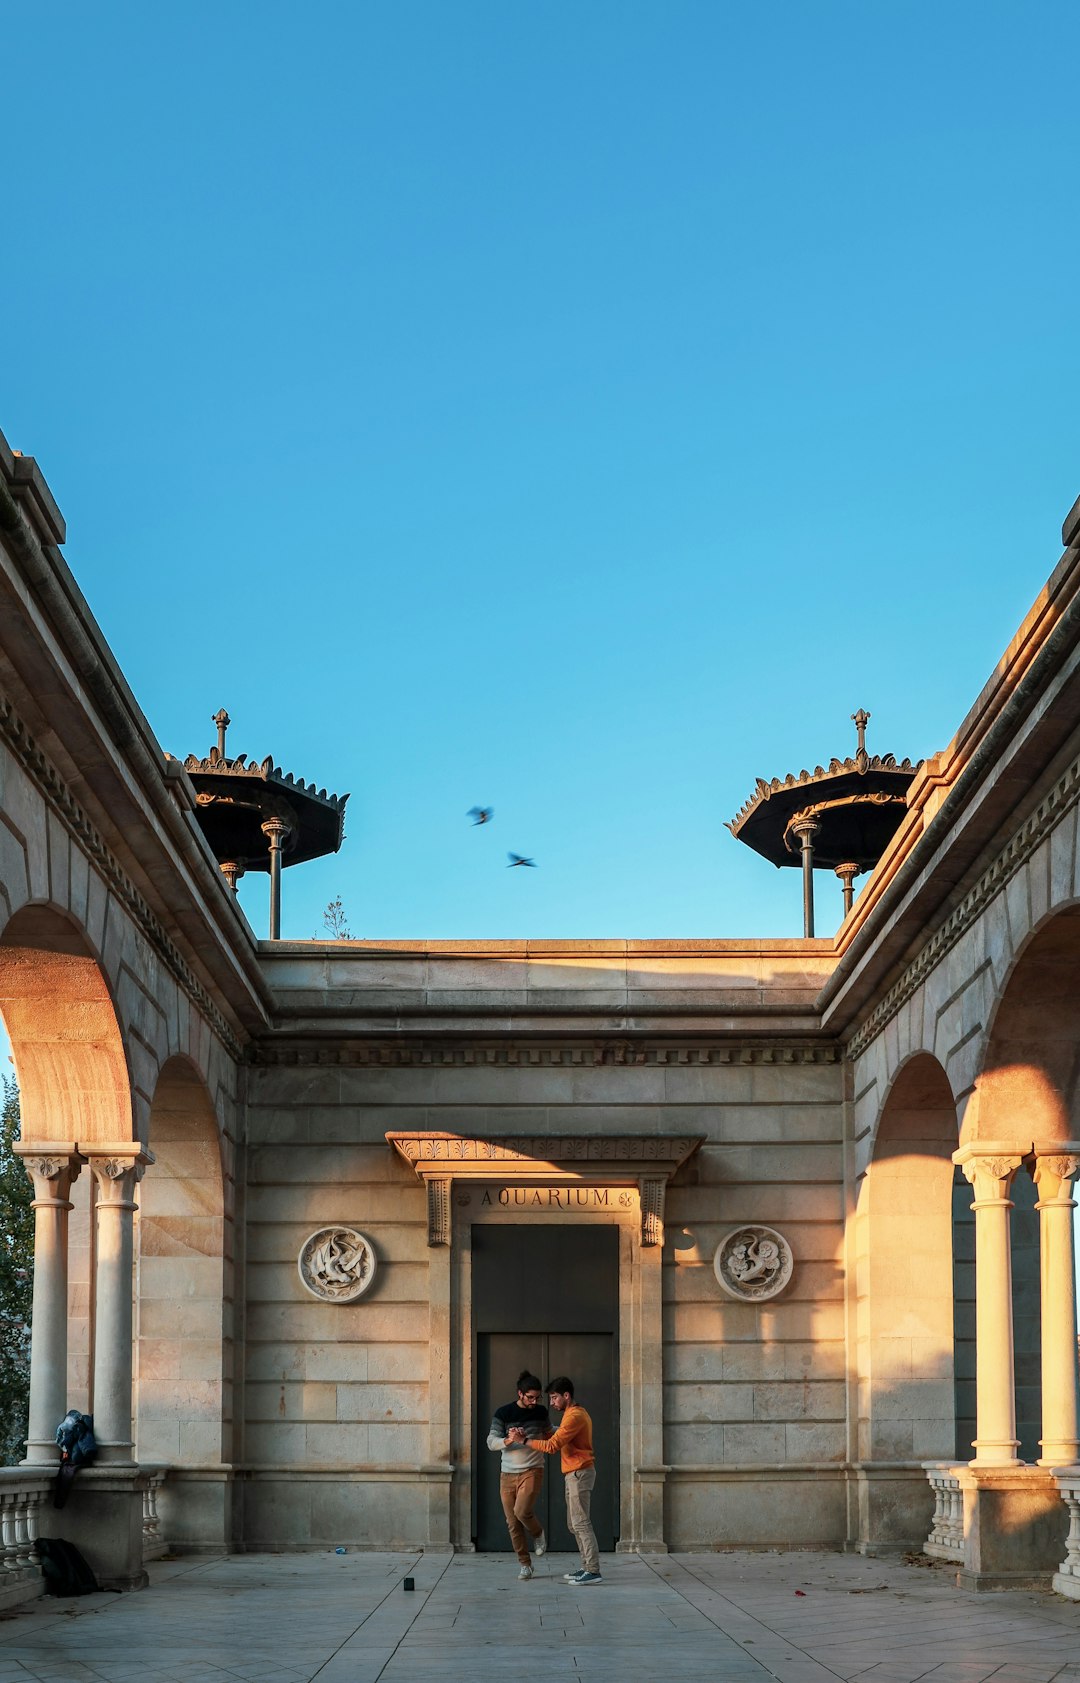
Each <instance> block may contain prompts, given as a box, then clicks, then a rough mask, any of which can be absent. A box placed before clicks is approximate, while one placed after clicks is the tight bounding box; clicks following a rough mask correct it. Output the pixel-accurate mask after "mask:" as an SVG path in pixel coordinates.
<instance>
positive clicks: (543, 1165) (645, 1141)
mask: <svg viewBox="0 0 1080 1683" xmlns="http://www.w3.org/2000/svg"><path fill="white" fill-rule="evenodd" d="M386 1138H387V1140H388V1141H389V1142H390V1144H391V1145H392V1146H393V1147H394V1149H395V1150H396V1151H397V1152H399V1153H400V1155H401V1156H402V1157H404V1159H405V1161H406V1162H407V1163H408V1164H409V1165H410V1166H411V1167H412V1168H415V1169H417V1170H418V1172H422V1166H423V1165H426V1164H430V1163H436V1164H439V1163H441V1164H444V1165H447V1166H448V1167H449V1168H450V1169H452V1171H453V1173H455V1174H456V1173H458V1172H459V1167H460V1168H461V1169H465V1168H468V1169H473V1170H474V1169H475V1168H476V1166H477V1165H482V1166H483V1168H484V1170H485V1173H486V1172H489V1170H490V1165H491V1164H493V1163H498V1164H501V1165H505V1164H508V1163H514V1164H516V1165H518V1166H519V1168H521V1169H525V1170H529V1169H533V1170H536V1169H539V1172H540V1173H541V1174H544V1175H546V1174H547V1173H548V1171H549V1170H550V1168H551V1167H552V1166H558V1165H560V1164H563V1163H582V1162H589V1163H605V1164H611V1163H628V1164H629V1163H636V1162H639V1161H643V1162H646V1163H669V1164H672V1165H674V1166H675V1167H677V1166H678V1165H679V1164H680V1163H683V1162H685V1160H686V1159H687V1158H688V1157H689V1156H690V1153H691V1152H692V1151H694V1150H696V1148H697V1147H698V1146H699V1145H700V1144H701V1140H700V1139H698V1138H694V1137H692V1136H689V1135H685V1136H681V1137H675V1138H672V1139H663V1138H659V1137H657V1136H656V1135H651V1134H650V1135H647V1136H645V1137H641V1136H640V1135H611V1136H604V1135H601V1134H587V1135H571V1136H566V1135H562V1136H559V1135H551V1134H538V1135H535V1136H533V1137H531V1138H521V1139H516V1138H509V1139H507V1138H502V1139H468V1138H465V1137H464V1136H462V1135H461V1134H440V1133H430V1134H428V1133H424V1134H419V1133H417V1134H404V1133H388V1134H387V1135H386Z"/></svg>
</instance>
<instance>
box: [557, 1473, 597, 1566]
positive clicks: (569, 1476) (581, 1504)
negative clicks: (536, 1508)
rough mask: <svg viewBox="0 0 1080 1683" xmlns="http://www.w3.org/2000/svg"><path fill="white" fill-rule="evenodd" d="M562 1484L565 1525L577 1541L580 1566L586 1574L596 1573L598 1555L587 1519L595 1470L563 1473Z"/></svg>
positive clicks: (594, 1480)
mask: <svg viewBox="0 0 1080 1683" xmlns="http://www.w3.org/2000/svg"><path fill="white" fill-rule="evenodd" d="M563 1482H564V1484H565V1486H566V1523H567V1525H568V1526H569V1527H570V1529H571V1531H572V1532H573V1533H574V1536H575V1537H576V1539H577V1546H578V1548H579V1550H580V1551H581V1564H582V1566H583V1567H584V1568H585V1570H586V1572H598V1571H599V1570H600V1553H599V1550H598V1549H597V1547H596V1532H595V1531H594V1530H593V1528H592V1520H591V1519H590V1518H589V1508H590V1506H591V1504H592V1493H593V1485H594V1484H595V1483H596V1468H595V1467H582V1469H581V1471H580V1472H577V1473H565V1474H564V1475H563Z"/></svg>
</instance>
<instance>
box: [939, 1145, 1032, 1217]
mask: <svg viewBox="0 0 1080 1683" xmlns="http://www.w3.org/2000/svg"><path fill="white" fill-rule="evenodd" d="M1023 1161H1024V1158H1023V1153H1022V1152H1019V1151H1017V1150H1016V1149H1015V1148H1013V1147H1010V1146H1007V1145H1002V1144H1000V1143H997V1142H994V1141H990V1140H987V1141H986V1142H985V1143H982V1144H977V1145H962V1146H961V1147H960V1149H959V1151H954V1152H953V1162H954V1163H959V1165H960V1169H961V1171H962V1173H963V1176H964V1179H965V1180H966V1181H970V1183H971V1186H972V1188H973V1190H974V1193H975V1203H974V1204H973V1205H972V1209H975V1208H977V1207H978V1205H979V1204H1007V1205H1010V1206H1011V1202H1012V1200H1011V1199H1010V1198H1009V1190H1010V1188H1011V1186H1012V1183H1013V1180H1014V1178H1015V1176H1016V1171H1017V1170H1018V1169H1019V1168H1020V1165H1021V1164H1022V1163H1023Z"/></svg>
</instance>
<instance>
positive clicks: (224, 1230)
mask: <svg viewBox="0 0 1080 1683" xmlns="http://www.w3.org/2000/svg"><path fill="white" fill-rule="evenodd" d="M1078 529H1080V515H1078V513H1077V511H1074V513H1073V514H1072V515H1071V516H1070V518H1069V520H1068V521H1067V522H1066V526H1065V530H1064V540H1065V544H1066V549H1065V553H1064V555H1063V556H1062V558H1061V560H1060V561H1059V563H1058V565H1057V567H1056V568H1055V570H1054V572H1053V574H1052V575H1051V577H1050V580H1049V583H1048V584H1047V586H1046V588H1045V590H1044V591H1043V592H1042V593H1041V595H1040V597H1039V599H1038V601H1037V602H1036V603H1035V605H1034V607H1033V608H1032V610H1031V612H1030V613H1029V615H1028V616H1027V618H1026V620H1025V621H1024V623H1023V625H1022V626H1021V627H1020V629H1019V630H1018V632H1017V634H1016V637H1015V638H1014V640H1013V642H1012V643H1011V644H1010V646H1009V648H1008V650H1007V651H1006V653H1005V654H1004V655H1003V657H1002V659H1001V661H1000V662H999V664H998V666H997V668H996V669H995V671H994V673H993V675H992V677H991V679H990V681H989V682H988V684H987V685H986V687H985V689H984V690H983V692H982V694H981V695H980V696H979V697H978V699H977V700H976V702H975V704H974V706H973V708H972V710H971V712H970V713H969V714H968V716H967V718H966V719H965V720H964V721H963V723H962V724H961V726H960V728H959V730H958V732H957V734H956V736H955V737H954V739H953V740H952V742H951V743H950V744H949V745H948V747H947V748H945V749H943V751H942V752H941V753H939V754H937V755H935V756H934V757H933V758H932V759H930V760H928V761H927V762H925V763H924V764H923V765H921V766H920V767H919V768H918V769H917V770H916V771H915V772H914V774H913V776H912V777H911V779H910V782H909V783H908V785H907V788H906V794H905V796H904V800H903V802H902V811H901V813H900V815H899V816H900V822H899V826H898V828H896V829H895V833H894V834H893V835H892V839H891V840H890V841H889V842H888V845H887V846H886V848H885V851H884V854H883V855H882V857H881V858H880V861H879V863H877V865H876V867H875V868H874V870H873V871H872V872H871V873H870V875H869V877H868V879H867V880H866V882H865V885H864V887H863V889H862V892H861V894H860V895H859V897H858V899H857V900H856V901H855V904H854V906H853V908H852V909H851V910H850V912H848V913H847V914H846V915H845V917H844V919H843V922H842V924H841V926H840V928H839V931H838V933H837V934H836V935H835V936H830V937H828V938H824V939H822V938H817V939H808V938H803V939H792V940H779V941H746V940H743V941H671V942H664V941H649V942H637V943H635V942H629V941H593V942H590V941H565V942H553V941H545V942H529V941H527V940H522V941H520V942H505V941H504V942H430V943H423V942H415V941H413V942H398V943H393V942H362V941H355V942H318V941H308V942H290V941H281V940H274V941H261V940H258V939H257V938H256V936H255V935H254V934H253V932H252V930H251V928H250V926H249V924H248V922H247V921H246V919H245V917H244V915H243V913H242V912H241V910H240V908H239V906H238V903H237V900H236V897H235V893H234V890H233V887H232V883H231V879H230V874H229V872H226V871H224V870H223V869H222V868H220V867H221V865H222V860H221V859H220V858H219V857H215V853H214V852H213V851H212V849H211V846H210V844H209V842H208V840H207V836H206V834H205V833H204V828H203V826H202V825H201V823H200V817H199V800H200V791H199V788H198V787H197V778H196V777H195V774H194V773H193V772H192V771H190V770H188V769H185V764H184V763H183V762H181V761H180V760H178V759H175V758H172V757H170V756H169V755H168V754H166V753H164V752H163V751H162V749H161V748H160V747H159V745H158V743H157V742H156V740H155V738H154V736H153V733H152V731H151V730H150V727H149V725H148V724H147V722H146V720H145V719H144V717H143V715H142V714H141V712H140V711H139V708H138V705H137V703H136V701H135V698H134V697H133V696H132V694H131V692H130V690H129V689H128V687H127V685H126V684H125V682H124V679H123V675H122V674H121V673H120V671H119V670H118V669H117V666H116V664H115V662H114V660H113V657H112V655H111V654H110V652H109V649H108V647H107V646H106V644H105V642H104V640H103V638H102V636H101V633H100V631H99V630H98V628H97V626H96V624H95V622H94V619H93V617H92V615H91V613H90V610H89V609H88V607H87V605H86V603H85V602H84V600H83V598H82V596H81V595H80V593H79V590H78V587H77V585H76V584H75V582H74V580H73V578H72V575H71V573H70V572H69V570H68V568H67V566H66V564H65V562H64V560H63V559H62V556H61V553H60V549H61V546H62V544H63V542H64V537H65V531H64V523H63V520H62V518H61V516H60V513H59V511H58V509H57V507H56V505H55V503H54V501H53V499H52V497H51V495H50V493H49V490H48V487H47V485H46V483H45V480H44V478H43V477H42V475H41V473H40V471H39V469H38V467H37V466H36V464H35V463H34V462H33V460H32V459H30V458H27V457H20V456H17V455H13V454H12V453H11V452H10V451H9V450H8V448H7V446H6V445H0V1012H2V1014H3V1018H4V1021H5V1024H6V1026H7V1029H8V1032H9V1034H10V1037H11V1041H12V1044H13V1048H14V1057H15V1062H16V1067H17V1072H18V1078H19V1082H20V1086H21V1091H22V1104H23V1128H24V1140H23V1145H22V1151H23V1153H24V1155H25V1159H26V1166H27V1170H28V1172H29V1174H30V1175H31V1177H32V1180H33V1184H34V1190H35V1196H36V1212H37V1214H36V1222H37V1250H36V1272H35V1309H34V1347H33V1377H32V1396H31V1419H30V1430H29V1441H28V1448H27V1461H26V1463H25V1464H24V1465H23V1466H22V1467H19V1468H15V1469H9V1470H7V1471H4V1472H3V1473H2V1474H0V1507H2V1513H3V1518H4V1530H3V1539H4V1541H3V1563H4V1568H5V1572H6V1582H7V1584H8V1586H9V1588H8V1590H7V1593H8V1595H14V1594H18V1593H26V1588H25V1586H26V1585H27V1584H28V1583H29V1582H30V1580H31V1577H32V1567H31V1550H30V1542H31V1539H32V1536H33V1533H34V1528H35V1527H37V1526H40V1528H41V1529H42V1530H43V1531H45V1530H52V1531H54V1532H57V1531H59V1532H62V1534H64V1535H66V1536H69V1537H74V1538H75V1540H77V1541H80V1542H81V1543H82V1545H83V1547H84V1550H85V1552H86V1553H87V1555H88V1556H89V1557H90V1559H91V1561H92V1562H93V1563H94V1564H95V1565H96V1566H97V1568H98V1570H99V1572H100V1574H101V1575H102V1577H103V1578H104V1579H105V1580H106V1581H108V1582H110V1583H113V1584H116V1585H118V1586H137V1585H138V1584H139V1583H140V1582H141V1581H142V1578H143V1562H144V1559H145V1558H146V1555H147V1553H148V1552H150V1553H152V1552H154V1551H155V1550H160V1549H161V1548H162V1547H164V1546H166V1545H170V1546H173V1547H175V1548H179V1549H210V1548H214V1549H220V1548H222V1547H226V1548H235V1549H261V1548H276V1549H290V1548H321V1547H326V1546H328V1545H333V1544H338V1543H345V1544H348V1545H352V1546H365V1545H366V1546H371V1547H379V1546H382V1547H389V1546H400V1547H406V1546H408V1547H423V1548H447V1547H450V1548H455V1549H469V1548H472V1547H474V1546H479V1547H482V1548H487V1547H502V1546H505V1534H504V1533H503V1532H502V1530H501V1525H500V1523H499V1522H498V1520H497V1516H496V1517H494V1518H493V1497H492V1480H491V1457H490V1454H489V1452H488V1451H487V1450H486V1449H485V1447H484V1441H483V1440H484V1435H485V1432H486V1428H487V1423H488V1419H489V1417H490V1413H491V1408H492V1404H493V1403H494V1402H497V1401H500V1400H505V1396H506V1395H507V1394H509V1392H508V1385H509V1384H510V1383H511V1381H512V1377H513V1375H514V1374H516V1372H517V1369H518V1367H519V1366H521V1365H522V1364H523V1363H526V1362H527V1363H528V1364H529V1365H535V1366H538V1367H542V1368H544V1369H546V1370H551V1369H553V1368H555V1367H560V1366H563V1367H566V1368H569V1369H570V1370H571V1371H572V1372H575V1373H576V1374H577V1375H578V1376H579V1379H580V1381H581V1383H582V1384H583V1386H584V1394H585V1395H586V1399H587V1401H588V1402H589V1404H590V1406H591V1408H592V1411H593V1413H594V1416H595V1417H596V1419H597V1423H598V1427H599V1435H600V1437H601V1439H602V1442H603V1459H602V1467H601V1479H600V1481H599V1485H598V1493H597V1498H596V1501H597V1514H598V1520H599V1529H600V1531H601V1538H602V1542H604V1543H605V1545H606V1546H607V1547H617V1548H619V1549H624V1550H626V1549H639V1550H663V1549H665V1548H680V1549H711V1548H715V1547H718V1546H724V1545H732V1544H744V1545H745V1544H748V1545H762V1546H768V1545H779V1546H785V1545H787V1546H825V1547H841V1546H848V1547H853V1548H859V1549H863V1550H866V1551H877V1550H890V1549H906V1548H910V1547H921V1546H923V1545H924V1544H925V1545H927V1546H928V1547H929V1548H930V1549H931V1550H932V1551H936V1552H938V1553H939V1554H941V1555H942V1556H943V1557H944V1558H946V1559H953V1560H955V1561H956V1562H957V1565H958V1568H959V1569H960V1570H961V1572H962V1575H963V1581H965V1582H967V1583H969V1584H972V1585H975V1586H978V1587H994V1586H996V1585H1000V1584H1008V1583H1020V1582H1049V1581H1050V1577H1051V1575H1052V1574H1056V1576H1055V1577H1054V1582H1055V1583H1056V1585H1057V1587H1058V1588H1059V1589H1060V1590H1062V1592H1063V1593H1066V1594H1072V1595H1074V1596H1077V1595H1080V1518H1078V1517H1077V1516H1078V1513H1080V1467H1078V1465H1077V1362H1076V1310H1075V1294H1074V1286H1073V1279H1074V1274H1073V1226H1072V1212H1073V1204H1072V1200H1071V1197H1070V1189H1071V1184H1072V1181H1073V1177H1074V1175H1075V1173H1076V1169H1077V1164H1078V1160H1080V1145H1078V1144H1077V1136H1078V1135H1080V1123H1078V1122H1077V1120H1076V1118H1075V1114H1074V1106H1075V1103H1076V1085H1077V1078H1078V1073H1080V1063H1078V1056H1080V1028H1078V1017H1077V1012H1076V1007H1075V1001H1076V999H1077V998H1078V997H1080V888H1078V884H1080V858H1078V856H1077V845H1076V843H1077V806H1078V798H1080V545H1078V543H1077V535H1078ZM271 770H272V771H273V772H274V773H275V775H276V768H271ZM279 793H280V790H279ZM311 793H312V794H314V791H311ZM232 866H235V861H232V862H231V865H230V868H231V867H232ZM231 874H232V878H234V877H235V869H232V873H231ZM538 1272H539V1273H540V1274H541V1275H542V1277H543V1278H544V1279H545V1281H547V1282H548V1283H549V1289H548V1290H547V1291H546V1292H545V1293H544V1294H542V1295H541V1296H539V1297H538V1294H537V1293H536V1292H535V1291H534V1290H530V1288H529V1280H530V1279H535V1277H536V1274H537V1273H538ZM571 1288H573V1289H571ZM546 1376H547V1375H546V1372H545V1377H546ZM69 1406H75V1407H79V1408H82V1409H87V1410H92V1412H93V1414H94V1418H95V1422H96V1428H97V1433H98V1437H99V1440H100V1443H101V1451H100V1455H99V1459H98V1462H97V1464H96V1466H94V1467H93V1468H91V1469H89V1470H88V1471H86V1472H83V1473H81V1474H80V1475H79V1476H78V1478H77V1480H76V1482H75V1485H74V1489H73V1493H72V1496H71V1499H70V1502H69V1505H68V1507H67V1509H66V1510H65V1511H64V1512H63V1513H62V1514H57V1513H55V1512H54V1511H53V1510H52V1509H51V1508H50V1507H48V1506H47V1505H46V1504H45V1500H44V1497H45V1492H46V1491H47V1488H48V1482H49V1478H50V1476H51V1472H52V1470H53V1468H54V1465H55V1453H56V1452H55V1449H54V1447H53V1433H54V1429H55V1426H56V1424H57V1422H58V1420H59V1419H60V1417H61V1416H62V1415H63V1413H64V1412H65V1410H66V1409H67V1408H68V1407H69ZM548 1482H549V1484H550V1483H552V1482H557V1481H551V1480H549V1481H548ZM1070 1510H1071V1512H1072V1514H1073V1517H1074V1521H1075V1522H1076V1523H1074V1526H1073V1536H1072V1540H1071V1542H1067V1540H1066V1532H1067V1530H1068V1518H1069V1513H1070ZM551 1519H552V1524H553V1525H554V1524H556V1522H557V1509H556V1508H555V1507H554V1506H553V1508H552V1514H551ZM556 1535H558V1533H557V1532H556Z"/></svg>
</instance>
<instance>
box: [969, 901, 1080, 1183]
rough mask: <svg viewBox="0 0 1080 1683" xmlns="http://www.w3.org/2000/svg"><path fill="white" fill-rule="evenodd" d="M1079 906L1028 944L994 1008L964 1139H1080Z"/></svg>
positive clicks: (1022, 1143)
mask: <svg viewBox="0 0 1080 1683" xmlns="http://www.w3.org/2000/svg"><path fill="white" fill-rule="evenodd" d="M1078 1002H1080V906H1070V907H1069V908H1067V910H1065V911H1061V912H1056V913H1055V914H1054V916H1053V917H1051V918H1050V919H1049V920H1048V921H1047V922H1046V923H1044V924H1043V926H1042V927H1041V929H1039V930H1037V931H1036V933H1035V934H1034V935H1033V936H1032V937H1031V939H1030V940H1029V941H1028V942H1027V944H1026V945H1025V946H1024V947H1023V949H1022V950H1021V952H1020V954H1019V956H1018V957H1017V960H1016V963H1015V964H1014V966H1013V969H1012V973H1011V975H1010V976H1009V979H1008V982H1007V984H1006V987H1005V990H1004V992H1003V994H1002V996H1001V999H1000V1002H999V1004H998V1006H997V1009H996V1011H995V1012H994V1017H993V1021H992V1023H991V1025H990V1034H989V1037H988V1040H987V1047H986V1056H985V1058H984V1060H983V1067H982V1070H981V1072H980V1074H979V1077H978V1079H977V1081H976V1083H975V1093H976V1104H975V1106H974V1107H973V1124H972V1125H971V1127H970V1128H969V1125H968V1123H967V1119H966V1118H965V1127H964V1136H965V1140H966V1139H967V1138H969V1137H970V1138H971V1139H972V1140H975V1141H978V1140H995V1141H1001V1142H1004V1143H1009V1144H1015V1145H1016V1146H1018V1147H1019V1148H1020V1149H1021V1150H1023V1151H1027V1150H1028V1149H1029V1147H1030V1145H1031V1143H1032V1141H1033V1140H1036V1141H1040V1142H1043V1143H1046V1144H1053V1143H1054V1142H1056V1141H1061V1140H1067V1139H1075V1138H1076V1133H1077V1126H1078V1124H1077V1122H1076V1120H1075V1110H1076V1096H1077V1079H1078V1076H1080V1020H1078V1014H1077V1006H1078Z"/></svg>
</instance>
